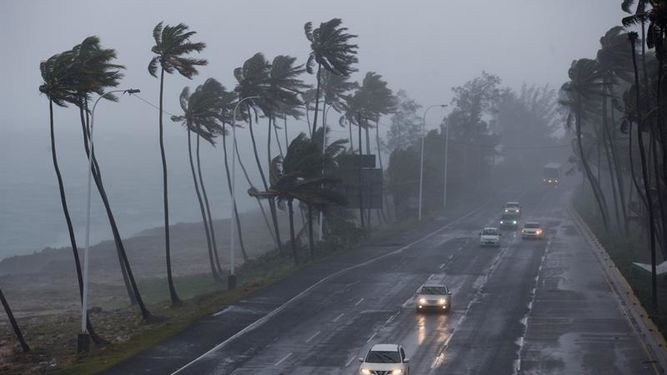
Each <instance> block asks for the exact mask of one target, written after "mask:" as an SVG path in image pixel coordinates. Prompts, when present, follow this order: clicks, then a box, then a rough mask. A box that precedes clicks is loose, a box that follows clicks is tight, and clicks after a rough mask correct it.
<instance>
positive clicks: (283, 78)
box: [7, 18, 396, 348]
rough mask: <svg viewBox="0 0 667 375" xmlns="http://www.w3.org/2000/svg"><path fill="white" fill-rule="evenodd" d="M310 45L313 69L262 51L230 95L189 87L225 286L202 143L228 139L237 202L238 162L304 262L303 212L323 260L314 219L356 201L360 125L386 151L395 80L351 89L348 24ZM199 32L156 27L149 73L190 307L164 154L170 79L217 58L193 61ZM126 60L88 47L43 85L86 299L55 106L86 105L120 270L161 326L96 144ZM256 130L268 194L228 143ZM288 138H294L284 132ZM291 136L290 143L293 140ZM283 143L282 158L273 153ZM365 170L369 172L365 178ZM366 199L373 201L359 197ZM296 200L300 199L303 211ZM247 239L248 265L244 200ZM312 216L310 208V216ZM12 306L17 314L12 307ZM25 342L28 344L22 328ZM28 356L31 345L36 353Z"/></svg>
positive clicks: (45, 72) (202, 189)
mask: <svg viewBox="0 0 667 375" xmlns="http://www.w3.org/2000/svg"><path fill="white" fill-rule="evenodd" d="M304 31H305V36H306V39H307V41H308V42H309V43H310V52H309V54H308V57H307V60H306V63H305V64H298V63H297V59H296V58H295V57H291V56H286V55H280V56H276V57H275V58H273V59H272V60H271V61H269V60H268V59H267V58H266V57H265V56H264V55H263V54H262V53H257V54H255V55H253V56H252V57H250V58H249V59H248V60H246V61H245V62H244V63H243V65H242V66H240V67H238V68H236V69H234V72H233V75H234V78H235V80H236V85H235V87H234V88H233V89H231V90H229V89H227V88H226V87H225V86H224V85H222V84H221V83H220V82H219V81H217V80H216V79H214V78H209V79H206V80H205V81H204V82H203V83H202V84H201V85H199V86H197V87H196V88H195V89H194V90H191V89H190V88H189V87H185V88H183V90H182V91H181V93H180V96H179V103H180V108H181V113H179V114H178V115H173V116H171V120H172V122H174V123H177V124H181V125H182V126H183V127H184V129H185V130H186V135H187V148H188V158H189V165H190V171H191V176H192V179H193V185H194V190H195V195H196V196H197V201H198V204H199V209H200V213H201V215H202V223H203V228H204V231H203V232H204V235H205V237H206V243H207V247H208V258H209V262H210V268H211V274H212V276H213V277H214V278H215V280H217V281H219V282H222V281H223V279H224V277H223V268H222V265H221V262H220V253H219V249H218V243H217V241H216V233H215V230H214V225H213V217H214V214H213V212H212V210H211V205H210V202H209V199H208V195H207V192H206V186H205V178H204V177H205V174H204V172H205V171H206V168H203V167H202V160H201V158H200V148H201V147H202V144H204V146H205V145H207V144H208V145H210V146H215V145H216V144H217V142H218V140H219V139H220V138H221V140H222V145H223V155H224V167H225V174H226V177H227V187H228V189H229V192H230V195H232V194H231V193H232V183H231V181H232V176H231V173H232V172H231V171H230V161H229V158H230V157H231V156H233V155H234V154H232V153H235V154H236V155H235V156H236V157H238V160H239V162H240V165H241V168H242V170H243V172H244V175H245V177H246V181H247V183H248V186H249V189H248V194H249V195H250V196H253V197H255V198H256V199H257V202H258V206H259V208H260V210H261V212H262V213H264V214H265V212H266V210H265V209H264V204H263V203H264V202H266V203H267V204H268V207H269V210H268V211H269V215H268V217H267V215H266V214H265V216H264V218H265V221H266V223H267V228H268V229H269V231H270V233H271V236H272V237H273V238H274V240H275V244H276V248H277V249H278V250H279V251H281V252H282V251H283V246H284V243H283V241H282V239H281V237H280V230H279V221H278V215H277V210H278V209H279V208H281V209H286V210H287V211H288V216H289V228H290V231H289V232H290V241H289V244H290V249H291V257H292V258H293V259H294V261H295V262H298V261H300V259H299V258H300V255H299V251H298V240H297V235H296V231H295V220H294V216H295V215H294V210H295V203H296V202H298V204H299V205H298V207H299V208H300V209H302V210H305V211H306V217H307V219H306V221H307V227H308V228H307V232H308V244H309V246H308V247H309V249H310V255H311V257H312V256H313V255H314V249H315V241H314V236H313V232H314V230H313V222H314V217H315V214H316V213H317V212H322V213H326V212H327V210H328V208H329V207H331V206H332V205H337V206H344V205H345V204H346V199H345V197H344V196H342V195H341V194H340V192H339V191H338V190H336V183H337V180H336V179H335V178H333V177H331V176H332V173H333V171H334V170H335V169H336V168H337V167H338V165H337V158H338V157H339V156H341V155H342V154H353V153H355V151H354V148H353V139H352V130H351V129H352V126H357V127H358V139H357V149H358V152H359V154H360V155H362V154H364V149H363V139H362V129H365V132H366V150H365V153H366V154H370V153H371V146H370V145H371V141H370V135H369V130H370V128H371V127H373V126H375V128H376V147H377V149H378V150H379V149H380V137H379V132H377V127H378V124H379V120H380V117H381V116H382V115H384V114H388V113H391V112H392V111H393V109H394V108H395V102H396V100H395V98H394V95H393V92H392V91H391V90H390V89H389V88H388V85H387V82H385V81H384V80H383V79H382V77H381V76H380V75H379V74H377V73H374V72H369V73H367V74H366V75H365V77H364V79H363V81H362V82H361V84H358V83H356V82H353V81H350V79H349V78H350V75H351V74H352V73H354V72H356V68H355V64H356V63H357V57H356V53H357V49H358V47H357V45H356V44H353V41H354V40H355V38H356V35H353V34H350V33H349V32H348V31H347V28H345V27H343V26H342V21H341V20H340V19H338V18H334V19H332V20H329V21H327V22H323V23H321V24H320V25H319V27H317V28H313V25H312V24H311V23H310V22H308V23H306V24H305V26H304ZM195 35H196V32H195V31H192V30H190V29H189V27H188V26H187V25H185V24H178V25H175V26H171V25H166V24H164V23H162V22H160V23H158V24H157V25H156V26H155V27H154V29H153V39H154V41H155V44H154V46H153V47H152V48H151V51H152V53H153V54H154V56H153V57H152V58H151V60H150V62H149V64H148V72H149V74H150V75H151V76H153V77H156V78H158V77H159V80H160V81H159V82H160V83H159V84H160V91H159V102H158V106H157V107H158V109H159V112H158V139H159V143H160V154H161V155H160V156H161V161H162V177H163V180H162V187H163V191H162V192H163V210H164V237H165V258H166V271H167V283H168V288H169V295H170V300H171V303H172V305H174V306H177V305H180V304H181V303H182V302H181V299H180V297H179V296H178V293H177V289H176V285H175V283H174V278H173V264H172V258H171V250H172V249H171V241H170V240H171V238H170V221H169V190H168V172H169V168H168V165H167V158H166V150H165V147H164V127H165V119H164V113H167V112H166V111H165V110H164V97H165V95H166V93H165V87H164V81H165V78H166V76H167V74H174V73H177V74H179V75H181V76H183V77H186V78H188V79H192V78H194V77H195V76H196V75H197V74H198V69H199V68H200V67H202V66H205V65H206V64H207V61H206V60H205V59H201V58H196V57H193V56H194V55H195V54H198V53H201V52H203V51H204V50H205V48H206V44H205V43H202V42H197V41H194V40H193V39H194V38H195ZM115 59H116V52H115V50H113V49H108V48H103V47H102V46H101V42H100V40H99V38H97V37H95V36H92V37H88V38H86V39H85V40H84V41H83V42H82V43H81V44H78V45H76V46H74V47H73V48H72V49H70V50H67V51H64V52H61V53H58V54H55V55H53V56H51V57H50V58H48V59H46V60H45V61H43V62H42V63H41V64H40V71H41V75H42V79H43V83H42V85H41V86H40V87H39V91H40V92H41V93H42V94H44V95H45V96H46V98H47V99H48V101H49V119H50V122H49V129H50V135H51V151H52V153H51V156H52V162H53V166H54V170H55V172H56V178H57V181H58V188H59V192H60V200H61V205H62V210H63V214H64V217H65V222H66V225H67V229H68V234H69V238H70V243H71V247H72V254H73V258H74V263H75V269H76V273H77V280H78V285H79V292H80V295H81V296H83V276H82V271H81V261H80V259H79V249H78V246H77V241H76V236H75V231H74V226H73V224H72V220H71V215H70V212H69V206H68V202H67V195H66V192H65V188H64V180H63V176H62V174H61V172H60V168H59V164H58V153H57V147H56V146H57V145H56V137H55V118H54V116H55V114H54V106H56V107H62V108H66V107H69V106H74V107H75V108H77V109H78V110H79V117H80V122H81V129H82V136H83V137H82V141H83V142H82V144H83V149H84V154H85V157H86V158H90V160H91V161H92V164H91V165H92V167H91V173H92V177H93V181H94V182H95V186H96V188H97V191H98V194H99V195H100V197H101V199H102V201H103V203H104V207H105V211H106V215H107V219H108V221H109V224H110V226H111V229H112V233H113V237H114V242H115V245H116V250H117V254H118V258H119V263H120V269H121V272H122V276H123V279H124V281H125V285H126V288H127V293H128V296H129V298H130V301H131V303H132V304H133V305H136V306H137V307H138V309H139V311H140V313H141V317H142V319H143V320H151V319H152V318H153V316H152V314H151V313H150V311H149V310H148V308H147V307H146V305H145V303H144V302H143V299H142V297H141V293H140V291H139V289H138V287H137V283H136V279H135V276H134V273H133V272H132V267H131V264H130V261H129V259H128V257H127V253H126V251H125V247H124V245H123V240H122V238H121V235H120V232H119V230H118V226H117V223H116V220H115V216H114V213H113V211H112V209H111V205H110V203H109V199H108V197H107V194H106V190H105V188H104V183H103V180H102V173H101V170H100V166H99V164H98V162H97V159H96V156H95V152H94V149H93V148H92V147H91V144H90V141H89V139H90V138H89V136H90V133H91V128H90V127H91V124H90V122H91V118H90V116H91V113H90V109H89V102H90V100H91V99H93V96H100V95H103V98H105V99H109V100H112V101H114V100H116V99H117V98H116V97H115V96H113V95H111V94H108V92H109V91H110V90H111V89H112V88H114V87H117V86H118V85H119V83H120V80H121V79H122V77H123V70H124V69H125V68H124V66H122V65H119V64H117V63H116V62H115ZM306 72H307V73H309V74H314V75H315V87H314V88H313V87H311V86H310V85H309V84H307V83H305V82H304V80H303V75H304V73H306ZM331 108H333V109H334V112H335V113H337V116H338V117H339V120H338V123H339V124H340V125H341V126H345V125H347V126H348V127H349V128H350V136H349V138H348V139H347V140H345V139H338V140H334V141H328V140H327V133H329V127H328V125H327V116H328V115H331V114H330V113H329V112H330V109H331ZM304 115H305V117H306V120H307V123H308V126H307V131H308V134H305V133H300V134H299V135H298V136H296V137H295V138H294V139H291V140H290V139H289V133H288V130H287V126H288V118H293V119H300V118H302V117H303V116H304ZM262 120H263V121H265V122H266V123H265V124H266V127H265V128H263V129H265V135H266V136H267V140H268V141H267V144H266V155H267V160H264V161H263V160H261V159H260V156H259V154H260V153H259V151H258V148H259V145H258V144H257V139H256V132H258V131H260V132H261V130H260V129H261V128H259V127H258V126H260V121H262ZM243 123H245V125H246V126H245V128H247V129H248V131H249V133H250V138H251V145H252V150H253V155H254V160H255V163H256V166H257V171H258V172H259V176H260V180H261V185H260V187H259V188H258V187H256V186H255V184H254V183H253V181H252V180H251V178H250V177H249V174H248V170H247V168H246V165H244V164H243V161H242V160H241V159H240V156H241V155H240V153H239V148H238V144H237V143H236V142H233V143H232V144H231V147H230V145H229V144H228V140H227V136H228V135H229V134H230V133H231V132H233V131H235V128H236V127H241V124H243ZM279 130H283V133H284V134H283V135H282V136H281V135H280V134H279ZM281 138H282V139H281ZM273 145H277V152H276V151H275V150H274V149H273ZM360 171H361V169H360ZM359 196H362V194H359ZM295 201H296V202H295ZM232 204H233V208H234V218H233V220H235V222H236V224H237V225H236V228H237V233H238V236H239V242H240V245H241V251H242V254H243V257H244V260H247V257H248V256H247V252H246V249H245V246H244V243H243V231H242V226H241V222H240V218H239V214H238V209H237V204H236V201H235V200H234V201H233V202H232ZM302 213H303V211H302ZM359 220H360V222H361V224H362V226H363V225H365V223H367V222H368V221H370V210H368V209H364V206H363V204H360V213H359ZM7 309H8V305H7ZM16 330H17V336H19V337H22V336H21V335H20V331H19V330H18V326H16ZM88 331H89V333H90V334H91V336H92V338H93V339H94V343H95V344H97V345H104V344H105V343H106V342H105V341H104V340H103V339H102V338H100V337H99V336H97V335H96V334H95V331H94V329H93V326H92V324H91V323H90V319H88ZM26 348H27V346H26Z"/></svg>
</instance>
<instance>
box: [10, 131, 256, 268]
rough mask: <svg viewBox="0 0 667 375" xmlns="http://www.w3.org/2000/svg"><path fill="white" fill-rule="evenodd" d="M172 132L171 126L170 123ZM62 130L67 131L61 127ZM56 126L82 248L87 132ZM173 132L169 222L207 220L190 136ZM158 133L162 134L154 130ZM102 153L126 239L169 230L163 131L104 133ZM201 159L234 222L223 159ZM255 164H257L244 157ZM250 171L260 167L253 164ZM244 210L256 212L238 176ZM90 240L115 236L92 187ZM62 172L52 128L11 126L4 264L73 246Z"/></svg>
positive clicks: (208, 152)
mask: <svg viewBox="0 0 667 375" xmlns="http://www.w3.org/2000/svg"><path fill="white" fill-rule="evenodd" d="M168 125H169V126H170V127H174V126H175V125H174V124H173V123H171V124H168ZM63 128H64V129H63ZM76 129H77V128H76V127H75V126H70V127H69V128H66V127H61V128H60V129H58V128H57V133H56V134H57V138H56V139H57V145H56V148H57V150H58V158H59V161H60V167H61V171H62V174H63V179H64V181H65V189H66V194H67V200H68V205H69V208H70V213H71V216H72V220H73V222H74V226H75V230H76V237H77V243H78V245H79V247H83V245H84V229H85V204H86V182H87V180H86V178H87V175H86V172H87V159H86V158H85V154H84V151H83V145H82V138H81V132H80V131H79V132H77V131H76ZM177 130H179V131H178V132H176V131H173V130H172V131H171V132H168V133H167V138H166V148H167V158H168V165H169V183H170V184H169V190H170V191H169V196H170V212H171V223H172V224H176V223H179V222H194V221H201V214H200V211H199V205H198V203H197V200H196V196H195V192H194V188H193V182H192V177H191V172H190V167H189V162H188V158H187V148H186V147H187V140H186V133H185V131H183V130H182V129H177ZM155 133H157V131H156V132H155ZM95 140H96V144H95V149H96V154H97V158H98V161H99V163H100V166H101V169H102V179H103V181H104V185H105V187H106V189H107V193H108V195H109V199H110V202H111V206H112V208H113V210H114V214H115V216H116V221H117V223H118V225H119V229H120V232H121V235H122V236H123V237H128V236H131V235H133V234H136V233H137V232H140V231H142V230H144V229H148V228H153V227H157V226H162V225H163V217H162V182H161V181H162V174H161V164H160V153H159V146H158V141H157V134H154V136H152V135H151V133H150V132H146V131H144V132H143V133H141V134H137V133H133V132H119V131H113V132H112V131H103V130H101V131H99V132H98V134H97V135H96V138H95ZM201 147H202V148H201V157H202V165H203V170H204V179H205V182H206V187H207V192H208V195H209V200H210V202H211V205H212V211H213V216H214V218H218V219H220V218H226V217H229V194H228V191H227V185H226V180H225V177H224V176H225V175H224V163H223V154H222V150H221V148H222V147H220V150H218V149H214V148H213V147H211V146H210V145H207V144H202V145H201ZM245 159H246V163H247V164H250V163H251V162H252V160H251V159H249V158H245ZM253 167H254V168H252V170H256V166H255V165H254V164H253ZM237 178H239V180H237V181H238V182H237V189H238V191H239V192H240V193H239V206H240V209H241V211H246V210H249V209H252V208H255V206H254V205H255V203H253V201H252V200H250V199H249V198H248V197H247V194H245V190H246V186H247V184H246V182H245V181H241V180H240V179H241V178H242V177H241V175H238V177H237ZM92 197H93V206H92V207H93V208H92V222H91V228H92V229H91V233H92V234H91V243H92V244H94V243H97V242H100V241H102V240H107V239H111V238H112V235H111V231H110V229H109V225H108V221H107V218H106V214H105V211H104V207H103V206H102V203H101V200H100V199H99V195H98V193H97V191H96V190H95V187H94V184H93V196H92ZM69 244H70V243H69V237H68V234H67V226H66V223H65V218H64V215H63V212H62V207H61V203H60V197H59V192H58V185H57V179H56V174H55V172H54V169H53V164H52V161H51V149H50V143H49V133H48V123H46V124H44V126H43V131H42V132H37V131H34V130H30V131H28V130H25V129H9V130H7V129H5V130H3V132H2V134H1V136H0V259H2V258H5V257H9V256H13V255H20V254H30V253H33V252H35V251H39V250H41V249H43V248H45V247H59V246H69Z"/></svg>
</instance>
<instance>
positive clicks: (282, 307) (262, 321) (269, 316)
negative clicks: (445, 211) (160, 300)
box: [171, 202, 488, 375]
mask: <svg viewBox="0 0 667 375" xmlns="http://www.w3.org/2000/svg"><path fill="white" fill-rule="evenodd" d="M487 203H488V202H485V203H484V204H483V205H481V206H480V207H478V208H476V209H474V210H472V211H470V212H468V213H467V214H465V215H463V216H461V217H459V218H458V219H456V220H453V221H451V222H450V223H448V224H445V225H443V226H442V227H440V228H438V229H436V230H434V231H433V232H431V233H429V234H427V235H425V236H423V237H421V238H419V239H417V240H415V241H413V242H410V243H409V244H407V245H405V246H403V247H401V248H399V249H396V250H394V251H391V252H389V253H386V254H382V255H378V256H377V257H375V258H371V259H369V260H366V261H364V262H361V263H359V264H355V265H353V266H350V267H347V268H343V269H342V270H339V271H336V272H334V273H332V274H330V275H329V276H326V277H323V278H321V279H320V280H319V281H318V282H316V283H314V284H313V285H311V286H309V287H308V288H306V289H304V290H303V291H301V293H299V294H297V295H296V296H294V297H292V298H291V299H289V300H288V301H286V302H285V303H283V304H282V305H280V306H278V307H277V308H276V309H275V310H273V311H271V312H269V313H268V314H266V315H264V316H263V317H261V318H259V319H257V320H256V321H254V322H253V323H251V324H249V325H248V326H246V327H245V328H243V329H242V330H240V331H238V332H236V333H235V334H234V335H232V336H230V337H229V338H227V339H226V340H225V341H222V342H221V343H219V344H218V345H216V346H214V347H213V348H211V349H209V350H208V351H207V352H206V353H204V354H202V355H200V356H199V357H197V358H195V359H193V360H192V361H190V362H188V363H186V364H185V365H183V367H181V368H179V369H177V370H176V371H174V372H172V373H171V375H176V374H178V373H180V372H181V371H183V370H185V369H186V368H188V367H190V366H192V364H194V363H195V362H197V361H199V360H200V359H202V358H204V357H206V356H207V355H209V354H211V353H213V352H215V351H217V350H220V349H222V348H223V347H225V346H226V345H228V344H229V343H230V342H232V341H234V340H236V339H238V338H239V337H241V336H243V335H245V334H246V333H248V332H250V331H252V330H254V329H256V328H258V327H260V326H262V325H264V324H265V323H266V322H268V321H269V320H271V319H272V318H273V317H274V316H276V315H277V314H279V313H280V312H281V311H283V310H285V309H286V308H287V307H288V306H289V305H291V304H292V303H294V302H296V301H298V300H300V299H301V298H303V297H304V296H305V295H307V294H308V293H310V292H311V291H312V290H313V289H315V288H317V287H318V286H320V285H322V284H324V283H325V282H327V281H329V280H331V279H333V278H336V277H338V276H340V275H342V274H344V273H346V272H348V271H351V270H354V269H357V268H361V267H364V266H367V265H369V264H371V263H375V262H377V261H379V260H382V259H385V258H388V257H390V256H393V255H396V254H400V253H402V252H403V251H405V250H406V249H409V248H411V247H412V246H414V245H416V244H418V243H420V242H423V241H425V240H427V239H429V238H431V237H433V236H435V235H437V234H438V233H440V232H442V231H443V230H445V229H447V228H449V227H451V226H452V225H454V224H457V223H459V222H460V221H462V220H464V219H467V218H468V217H470V216H473V215H475V214H476V213H478V212H480V211H481V210H482V209H483V208H484V207H486V204H487Z"/></svg>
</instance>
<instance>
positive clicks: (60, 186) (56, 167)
mask: <svg viewBox="0 0 667 375" xmlns="http://www.w3.org/2000/svg"><path fill="white" fill-rule="evenodd" d="M49 120H50V131H51V159H52V161H53V169H54V170H55V171H56V177H57V179H58V191H59V192H60V204H61V205H62V208H63V214H64V215H65V222H66V223H67V233H68V234H69V239H70V244H71V246H72V255H73V256H74V269H75V270H76V279H77V284H78V286H79V299H81V301H83V274H82V272H81V261H80V259H79V248H78V247H77V244H76V236H75V235H74V225H73V224H72V218H71V217H70V214H69V208H68V206H67V198H66V196H65V185H64V183H63V177H62V174H61V173H60V166H59V165H58V157H57V152H56V136H55V129H54V121H53V101H52V100H50V99H49ZM86 325H87V329H88V333H89V334H90V337H91V338H92V339H93V343H95V345H97V346H104V345H106V344H108V342H107V341H106V340H104V339H103V338H101V337H99V336H98V335H97V334H96V333H95V330H94V329H93V324H92V323H91V322H90V319H87V320H86Z"/></svg>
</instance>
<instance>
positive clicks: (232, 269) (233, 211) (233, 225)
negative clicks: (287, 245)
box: [227, 96, 259, 289]
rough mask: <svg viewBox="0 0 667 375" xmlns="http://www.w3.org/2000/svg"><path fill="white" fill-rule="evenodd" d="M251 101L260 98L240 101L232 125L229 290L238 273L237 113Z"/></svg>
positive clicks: (251, 97)
mask: <svg viewBox="0 0 667 375" xmlns="http://www.w3.org/2000/svg"><path fill="white" fill-rule="evenodd" d="M250 99H259V96H248V97H245V98H243V99H241V100H239V102H238V103H236V106H234V123H233V124H232V139H233V141H232V184H231V185H232V186H231V189H229V190H230V192H229V194H230V195H231V196H232V204H231V205H230V206H231V215H230V216H229V220H230V221H231V224H230V225H229V276H228V277H227V288H228V289H234V288H236V273H235V267H234V231H235V230H236V229H237V228H236V220H235V219H236V218H235V215H236V196H235V195H234V190H235V188H236V152H234V151H233V150H236V113H237V111H238V109H239V106H240V105H241V103H243V102H244V101H246V100H250Z"/></svg>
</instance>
